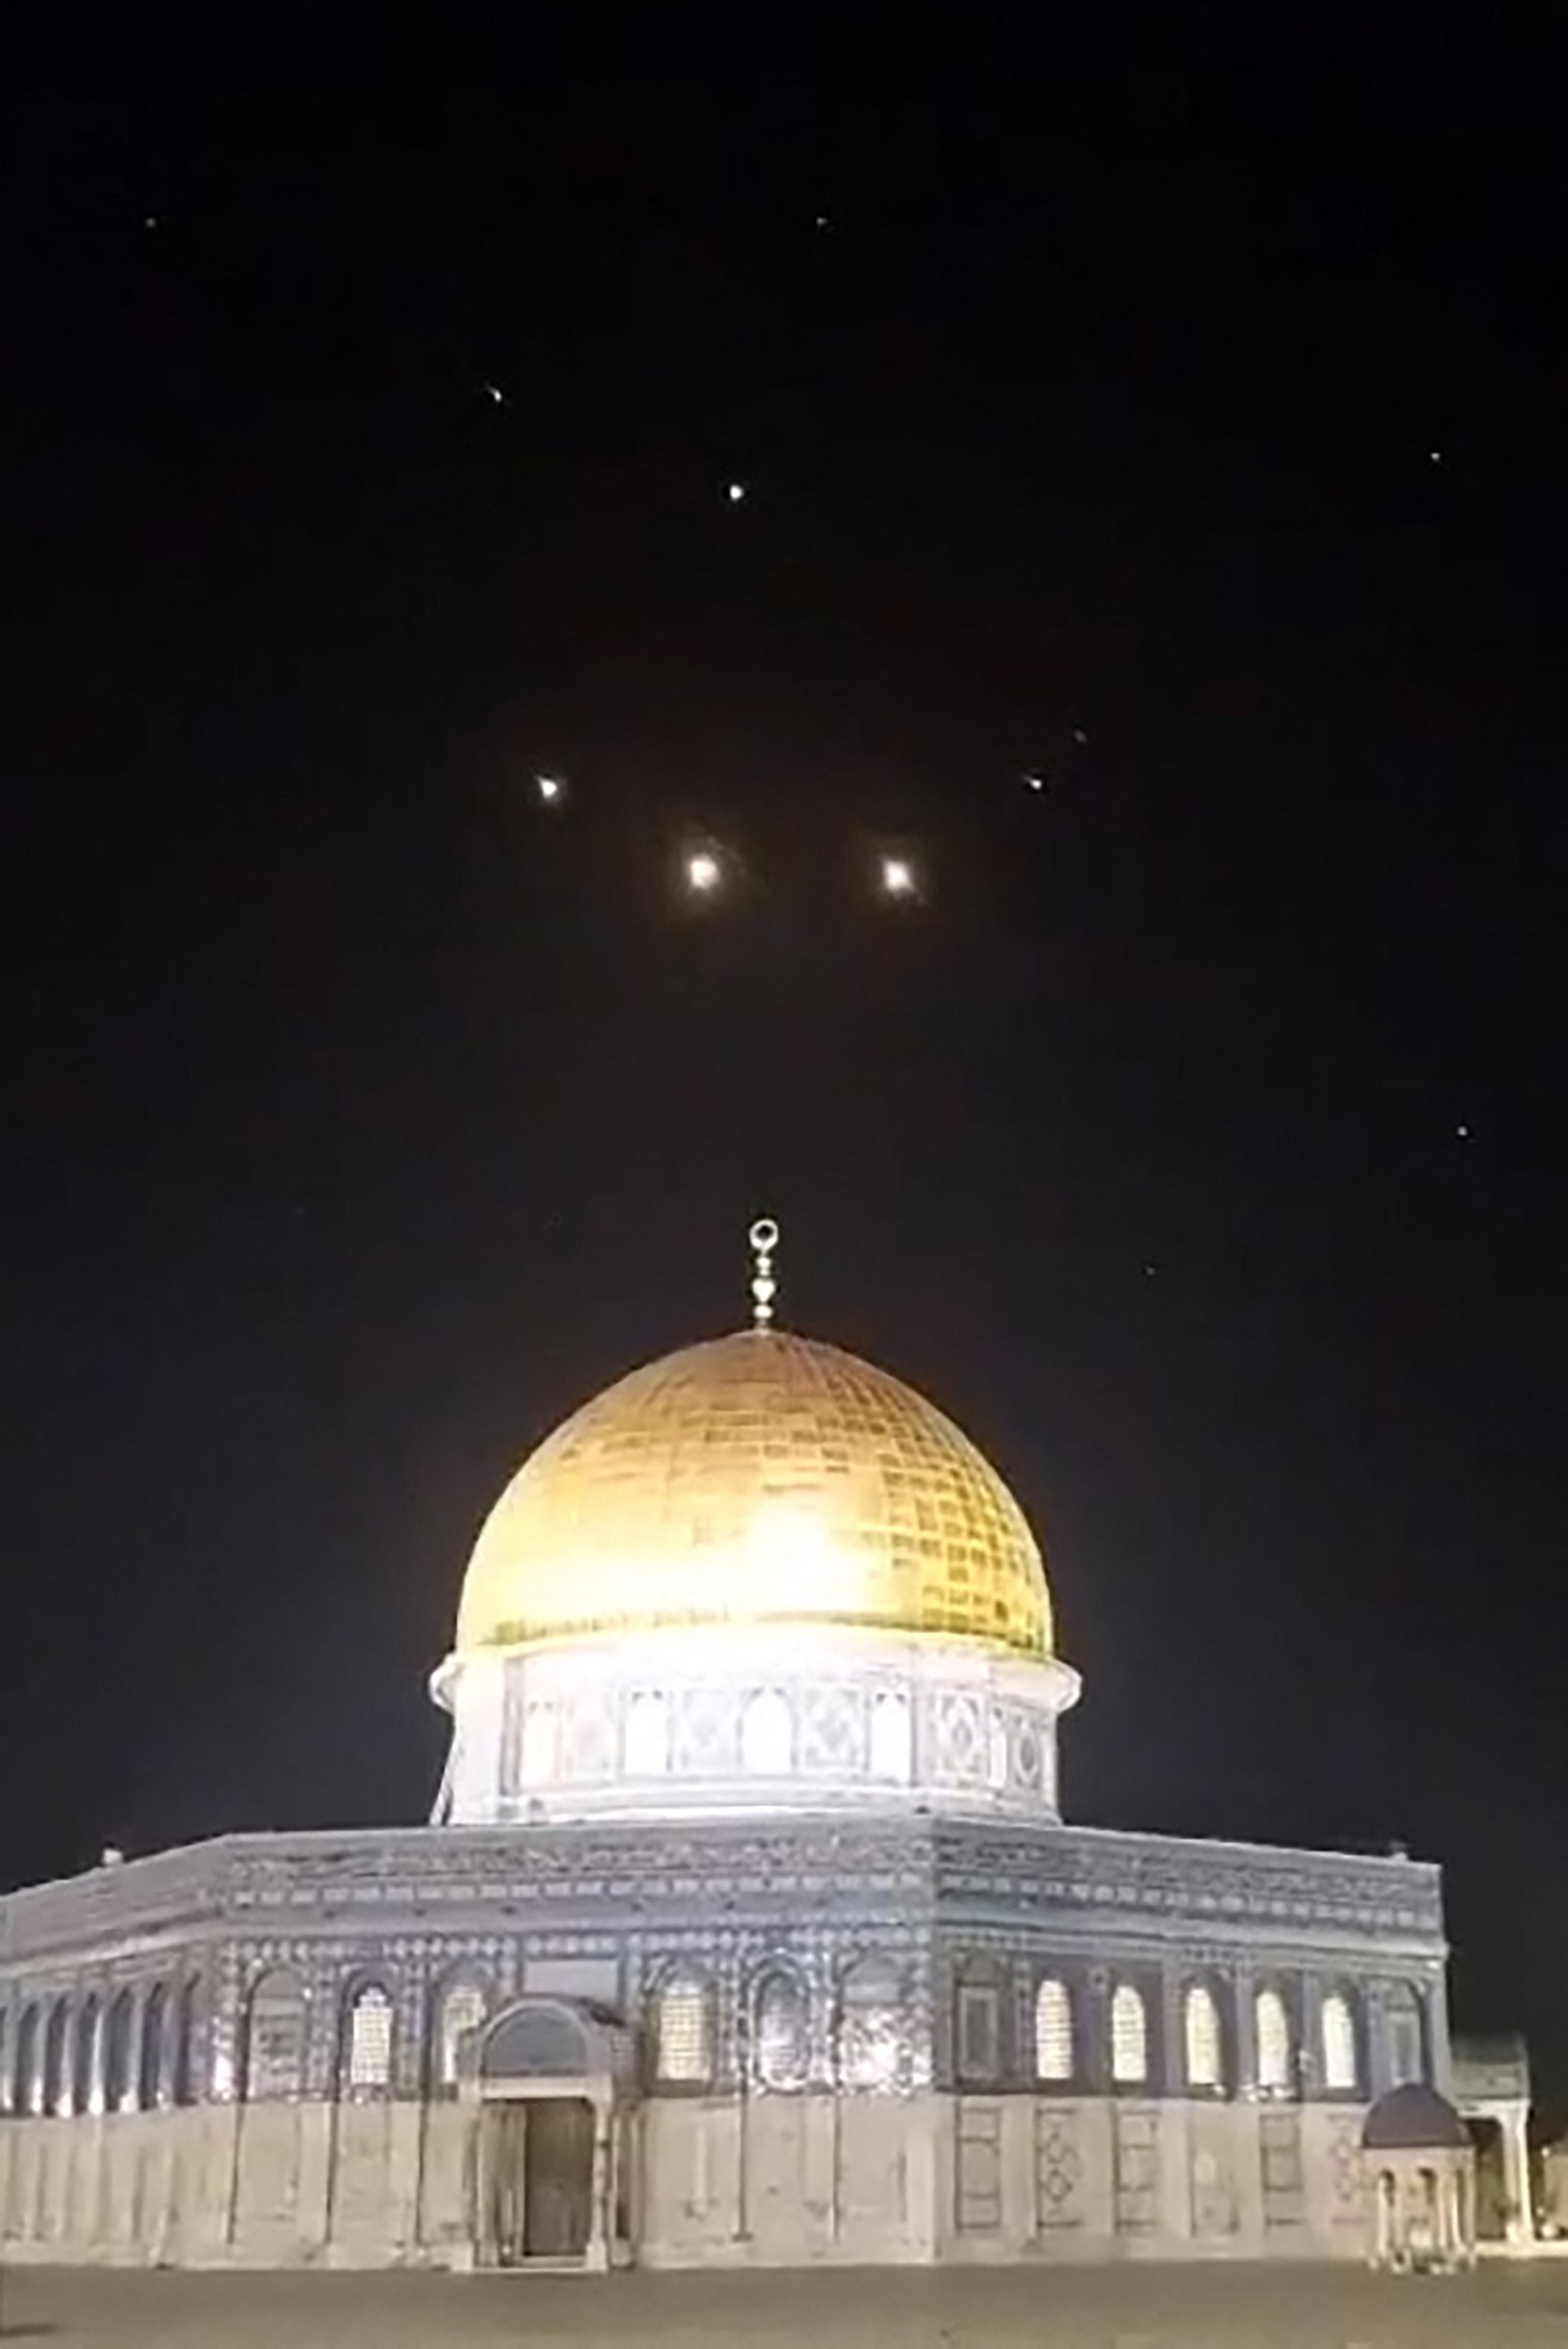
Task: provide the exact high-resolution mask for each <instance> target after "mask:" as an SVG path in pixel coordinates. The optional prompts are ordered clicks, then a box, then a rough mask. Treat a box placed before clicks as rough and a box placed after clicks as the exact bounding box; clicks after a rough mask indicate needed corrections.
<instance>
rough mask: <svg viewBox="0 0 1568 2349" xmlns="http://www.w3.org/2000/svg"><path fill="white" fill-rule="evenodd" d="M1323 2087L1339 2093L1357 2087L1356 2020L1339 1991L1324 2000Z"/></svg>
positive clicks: (1346, 2000) (1345, 1998)
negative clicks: (1336, 2090)
mask: <svg viewBox="0 0 1568 2349" xmlns="http://www.w3.org/2000/svg"><path fill="white" fill-rule="evenodd" d="M1322 2037H1323V2085H1324V2086H1325V2087H1326V2088H1338V2089H1341V2090H1342V2091H1343V2090H1345V2089H1351V2088H1354V2087H1356V2086H1358V2085H1359V2082H1358V2080H1357V2077H1356V2069H1357V2068H1356V2061H1355V2018H1354V2016H1353V2015H1352V2014H1351V2012H1350V2002H1349V2000H1348V1998H1347V1997H1346V1996H1345V1995H1344V1993H1343V1992H1342V1991H1339V1990H1331V1991H1330V1992H1329V1994H1328V1996H1327V1998H1325V1999H1324V2001H1323V2022H1322Z"/></svg>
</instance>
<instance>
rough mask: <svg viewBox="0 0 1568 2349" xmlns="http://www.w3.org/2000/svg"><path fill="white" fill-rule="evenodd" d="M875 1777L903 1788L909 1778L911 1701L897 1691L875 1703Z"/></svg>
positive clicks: (884, 1693)
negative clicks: (890, 1781) (894, 1781)
mask: <svg viewBox="0 0 1568 2349" xmlns="http://www.w3.org/2000/svg"><path fill="white" fill-rule="evenodd" d="M871 1776H872V1777H873V1778H890V1779H895V1780H897V1781H898V1783H899V1784H900V1785H901V1786H902V1785H904V1784H905V1783H906V1782H907V1779H908V1776H909V1700H908V1698H907V1696H905V1695H903V1694H902V1693H901V1692H900V1691H899V1690H898V1689H897V1688H884V1689H883V1691H882V1693H881V1695H880V1696H876V1697H873V1698H872V1700H871Z"/></svg>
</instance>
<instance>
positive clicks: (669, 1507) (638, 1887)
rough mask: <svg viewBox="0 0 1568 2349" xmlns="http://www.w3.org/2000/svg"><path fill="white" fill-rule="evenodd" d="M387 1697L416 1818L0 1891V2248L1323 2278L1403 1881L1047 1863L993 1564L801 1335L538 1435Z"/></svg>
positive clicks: (1341, 2226)
mask: <svg viewBox="0 0 1568 2349" xmlns="http://www.w3.org/2000/svg"><path fill="white" fill-rule="evenodd" d="M769 1301H770V1295H769V1293H767V1292H764V1293H763V1295H762V1297H760V1306H761V1309H762V1317H763V1320H764V1322H765V1318H766V1306H767V1304H768V1302H769ZM433 1687H434V1690H435V1693H436V1695H437V1698H438V1701H440V1702H441V1703H443V1704H444V1705H445V1706H446V1707H447V1709H448V1710H449V1711H451V1712H452V1713H453V1715H454V1738H453V1748H452V1758H451V1762H450V1764H449V1768H448V1772H447V1776H446V1780H445V1782H444V1786H443V1791H442V1798H441V1802H440V1804H439V1806H438V1816H437V1820H436V1822H435V1823H433V1824H432V1825H430V1826H428V1827H425V1828H417V1829H391V1830H387V1831H384V1832H383V1831H373V1832H365V1833H354V1834H344V1835H243V1836H232V1837H224V1838H221V1839H219V1840H217V1841H214V1842H211V1843H206V1844H201V1845H197V1846H194V1847H192V1848H190V1849H187V1850H182V1851H172V1852H166V1853H164V1854H161V1855H159V1856H157V1857H154V1858H149V1859H145V1860H134V1861H130V1862H126V1863H123V1864H117V1865H112V1866H106V1867H104V1868H102V1869H99V1870H95V1871H93V1872H92V1873H90V1874H88V1875H86V1876H83V1877H80V1878H77V1879H75V1880H73V1881H72V1882H69V1883H65V1884H52V1885H44V1886H40V1887H38V1888H35V1889H32V1890H28V1891H24V1892H19V1893H15V1894H13V1895H11V1896H10V1897H9V1898H7V1899H5V1900H4V1901H0V2034H3V2035H0V2104H3V2105H4V2107H5V2111H6V2116H7V2117H6V2118H5V2120H4V2122H3V2123H0V2228H3V2236H4V2245H5V2253H6V2256H8V2257H12V2258H53V2259H103V2260H122V2261H127V2262H129V2261H147V2262H151V2261H165V2262H171V2263H184V2264H208V2265H210V2264H222V2263H225V2262H232V2263H237V2264H249V2265H257V2264H266V2265H272V2264H298V2263H303V2262H319V2263H322V2264H328V2265H345V2266H350V2265H360V2264H393V2263H396V2264H408V2265H445V2266H459V2267H466V2266H481V2267H485V2266H513V2265H519V2264H526V2263H527V2262H528V2261H529V2260H541V2261H570V2262H573V2263H576V2264H581V2265H585V2266H588V2267H599V2266H605V2265H610V2264H613V2263H618V2262H635V2263H640V2264H645V2265H649V2266H659V2265H662V2266H695V2265H706V2264H736V2263H757V2264H791V2263H797V2262H822V2261H838V2262H844V2263H865V2262H886V2261H903V2262H930V2261H996V2260H1039V2261H1051V2260H1057V2259H1065V2260H1072V2259H1077V2260H1092V2259H1101V2258H1106V2257H1122V2256H1127V2257H1137V2256H1153V2257H1169V2256H1172V2255H1186V2254H1193V2255H1199V2256H1225V2255H1233V2256H1244V2257H1256V2256H1260V2255H1264V2254H1276V2253H1278V2254H1281V2255H1287V2256H1290V2255H1295V2256H1336V2255H1345V2256H1355V2257H1359V2256H1361V2255H1362V2253H1363V2252H1364V2249H1365V2245H1366V2239H1367V2238H1366V2202H1365V2193H1364V2187H1363V2181H1362V2174H1361V2164H1360V2154H1359V2146H1360V2131H1361V2127H1362V2122H1363V2118H1364V2115H1365V2112H1366V2109H1367V2106H1368V2104H1369V2103H1370V2102H1371V2101H1372V2099H1373V2098H1374V2097H1376V2096H1377V2095H1379V2094H1380V2093H1381V2092H1382V2091H1383V2090H1385V2089H1386V2088H1388V2087H1391V2086H1393V2085H1396V2084H1397V2083H1399V2082H1401V2081H1407V2080H1428V2081H1430V2082H1432V2083H1433V2084H1435V2085H1437V2086H1438V2087H1446V2085H1447V2080H1448V2031H1447V2018H1446V2002H1445V1955H1446V1952H1445V1942H1444V1932H1443V1919H1442V1912H1441V1903H1440V1889H1439V1882H1438V1876H1437V1872H1436V1870H1435V1869H1433V1868H1431V1867H1429V1866H1426V1865H1423V1864H1419V1863H1416V1862H1413V1861H1410V1860H1406V1859H1387V1860H1383V1859H1370V1858H1365V1857H1348V1856H1338V1855H1330V1854H1316V1853H1309V1852H1297V1851H1284V1850H1273V1849H1265V1848H1260V1847H1252V1846H1242V1845H1234V1844H1223V1843H1211V1842H1184V1841H1176V1840H1174V1839H1171V1838H1166V1837H1160V1836H1149V1835H1123V1834H1111V1833H1106V1832H1103V1831H1098V1830H1091V1829H1082V1828H1074V1827H1069V1826H1063V1825H1062V1824H1061V1820H1060V1816H1059V1813H1058V1809H1057V1792H1056V1759H1055V1744H1056V1725H1057V1720H1058V1717H1059V1716H1060V1714H1061V1713H1063V1712H1064V1711H1066V1710H1067V1709H1068V1708H1069V1707H1070V1705H1071V1704H1072V1702H1073V1701H1074V1699H1075V1697H1076V1695H1077V1692H1078V1683H1077V1677H1076V1675H1075V1674H1074V1673H1073V1672H1072V1671H1071V1669H1070V1668H1069V1667H1068V1666H1067V1665H1065V1664H1063V1663H1062V1662H1060V1661H1059V1660H1058V1659H1057V1658H1056V1656H1055V1654H1054V1639H1053V1630H1052V1617H1051V1607H1050V1599H1049V1593H1048V1590H1047V1586H1046V1580H1045V1573H1044V1567H1043V1563H1042V1560H1041V1558H1040V1553H1039V1551H1038V1549H1037V1548H1036V1546H1035V1543H1034V1541H1033V1538H1032V1536H1031V1535H1030V1532H1029V1529H1028V1527H1027V1526H1026V1524H1025V1523H1024V1520H1023V1518H1022V1516H1021V1514H1020V1513H1019V1511H1018V1509H1017V1507H1016V1504H1015V1503H1014V1502H1013V1500H1012V1498H1011V1496H1010V1495H1009V1494H1008V1493H1007V1492H1006V1490H1005V1487H1004V1486H1003V1485H1002V1483H1001V1481H1000V1479H998V1478H997V1477H996V1475H995V1473H994V1472H993V1471H992V1470H991V1469H990V1468H989V1466H988V1465H987V1464H986V1462H985V1461H984V1460H983V1459H982V1458H981V1456H980V1454H979V1453H978V1452H976V1451H975V1450H974V1447H973V1446H972V1445H970V1444H968V1443H967V1441H966V1440H965V1439H964V1438H963V1437H962V1436H960V1435H959V1433H958V1431H957V1430H956V1428H954V1427H953V1426H952V1424H951V1423H950V1422H949V1421H947V1420H945V1419H944V1418H943V1417H942V1416H941V1414H940V1413H938V1412H936V1411H935V1410H934V1409H933V1408H932V1407H931V1406H930V1405H929V1404H927V1403H925V1402H924V1401H923V1400H922V1399H921V1398H920V1397H918V1396H916V1395H912V1394H911V1393H910V1392H909V1390H908V1389H907V1388H904V1387H902V1386H901V1385H900V1384H899V1383H898V1382H897V1381H895V1380H892V1379H890V1378H888V1377H887V1376H886V1375H885V1374H883V1373H881V1372H878V1371H875V1370H873V1369H871V1368H869V1367H868V1366H867V1365H865V1364H863V1363H859V1362H857V1361H856V1360H855V1359H854V1358H853V1357H851V1356H848V1355H845V1354H842V1353H840V1352H839V1351H838V1350H837V1349H835V1348H833V1347H830V1346H817V1345H813V1344H809V1343H808V1342H806V1341H803V1340H800V1339H797V1338H794V1337H790V1336H785V1335H783V1334H780V1333H777V1332H775V1331H773V1330H771V1329H770V1328H768V1327H766V1326H759V1327H758V1328H756V1329H754V1330H751V1331H746V1332H743V1333H740V1334H738V1335H736V1336H734V1337H731V1338H727V1339H722V1340H718V1341H715V1342H713V1343H711V1344H710V1345H708V1346H694V1347H689V1348H687V1349H685V1350H684V1351H683V1352H681V1353H678V1354H675V1355H672V1356H670V1357H668V1358H667V1359H666V1360H665V1361H663V1362H661V1363H656V1364H654V1365H652V1366H650V1368H648V1369H647V1370H645V1371H641V1372H637V1373H634V1374H633V1375H632V1377H631V1378H630V1379H627V1380H623V1381H621V1382H620V1383H619V1384H618V1385H617V1386H616V1387H613V1388H612V1389H610V1390H609V1391H608V1392H607V1394H606V1395H602V1396H600V1397H598V1398H597V1399H596V1400H595V1401H594V1402H592V1403H590V1404H589V1405H588V1406H586V1408H585V1409H584V1410H583V1411H581V1412H579V1413H577V1414H576V1415H575V1417H574V1418H572V1419H571V1420H568V1421H567V1422H566V1423H565V1425H564V1427H563V1428H562V1429H560V1430H558V1431H557V1433H556V1435H555V1436H553V1437H552V1438H550V1439H549V1440H548V1442H547V1443H546V1444H544V1445H542V1446H541V1447H540V1449H539V1451H538V1452H536V1453H535V1454H534V1455H533V1456H532V1458H531V1459H530V1460H529V1461H528V1462H527V1464H526V1465H525V1466H524V1468H523V1469H522V1471H521V1472H519V1475H518V1477H517V1478H516V1479H515V1482H514V1484H513V1486H512V1487H511V1488H510V1489H509V1491H508V1493H507V1494H505V1495H504V1496H503V1499H502V1501H501V1503H500V1504H499V1505H498V1507H497V1509H496V1510H495V1511H494V1512H493V1514H492V1516H491V1519H490V1521H489V1522H488V1524H487V1526H486V1528H485V1530H484V1532H483V1534H482V1535H481V1538H480V1542H479V1545H478V1548H477V1550H476V1552H475V1555H474V1559H473V1561H472V1563H471V1565H470V1568H469V1571H468V1576H467V1580H466V1586H465V1592H464V1599H463V1605H462V1608H461V1610H460V1617H459V1627H458V1637H457V1640H456V1642H455V1646H454V1651H453V1654H452V1655H451V1656H450V1657H449V1658H448V1659H447V1661H446V1663H445V1664H444V1665H443V1666H442V1667H441V1668H440V1670H439V1671H438V1673H437V1674H436V1676H435V1679H434V1683H433Z"/></svg>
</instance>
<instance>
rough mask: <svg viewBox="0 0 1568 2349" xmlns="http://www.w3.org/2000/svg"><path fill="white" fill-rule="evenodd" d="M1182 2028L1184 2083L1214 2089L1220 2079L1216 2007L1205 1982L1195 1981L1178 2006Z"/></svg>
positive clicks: (1217, 2013)
mask: <svg viewBox="0 0 1568 2349" xmlns="http://www.w3.org/2000/svg"><path fill="white" fill-rule="evenodd" d="M1182 2029H1183V2033H1184V2036H1185V2039H1186V2051H1187V2085H1188V2086H1189V2087H1190V2088H1217V2087H1218V2086H1219V2085H1220V2080H1221V2073H1220V2052H1219V2009H1218V2007H1217V2006H1216V2005H1215V2004H1214V1993H1213V1991H1212V1990H1211V1989H1210V1988H1209V1987H1208V1984H1207V1983H1206V1982H1194V1983H1193V1985H1192V1987H1191V1988H1190V1989H1189V1991H1188V1993H1187V1997H1186V1999H1185V2001H1184V2003H1183V2007H1182Z"/></svg>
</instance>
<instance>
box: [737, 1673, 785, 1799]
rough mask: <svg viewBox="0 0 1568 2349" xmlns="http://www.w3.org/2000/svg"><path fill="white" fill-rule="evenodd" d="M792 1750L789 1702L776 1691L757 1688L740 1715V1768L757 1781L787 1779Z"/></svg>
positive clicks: (775, 1689)
mask: <svg viewBox="0 0 1568 2349" xmlns="http://www.w3.org/2000/svg"><path fill="white" fill-rule="evenodd" d="M794 1747H795V1724H794V1721H793V1720H792V1718H791V1715H790V1708H789V1702H788V1699H787V1698H786V1697H785V1696H784V1695H783V1694H782V1693H781V1692H780V1690H779V1689H777V1688H759V1689H758V1691H757V1693H756V1694H755V1695H754V1696H750V1697H748V1698H747V1700H746V1707H745V1710H744V1711H743V1713H742V1714H741V1768H742V1769H743V1770H745V1771H747V1772H749V1773H750V1774H751V1775H752V1776H753V1777H756V1778H788V1777H789V1775H790V1771H791V1769H792V1768H793V1766H794Z"/></svg>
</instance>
